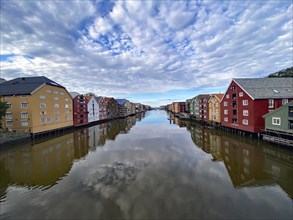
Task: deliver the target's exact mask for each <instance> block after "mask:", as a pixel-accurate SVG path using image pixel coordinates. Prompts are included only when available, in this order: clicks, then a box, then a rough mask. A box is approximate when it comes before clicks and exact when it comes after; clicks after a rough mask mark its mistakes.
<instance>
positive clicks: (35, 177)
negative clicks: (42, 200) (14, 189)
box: [0, 115, 142, 197]
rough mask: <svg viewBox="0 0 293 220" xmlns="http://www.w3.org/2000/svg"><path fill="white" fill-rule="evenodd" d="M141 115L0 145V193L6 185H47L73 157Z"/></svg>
mask: <svg viewBox="0 0 293 220" xmlns="http://www.w3.org/2000/svg"><path fill="white" fill-rule="evenodd" d="M141 118H142V115H137V116H133V117H128V118H125V119H119V120H116V121H113V122H108V123H104V124H99V125H96V126H92V127H89V128H83V129H79V130H77V131H74V132H72V133H70V134H66V135H63V136H59V137H54V138H52V139H49V140H47V141H43V142H40V143H35V144H33V143H24V144H21V146H19V147H13V148H5V149H1V152H0V173H1V178H0V196H1V197H3V196H4V195H5V192H6V190H7V187H8V186H9V185H15V186H25V187H35V186H37V187H41V188H46V189H47V188H48V187H51V186H53V185H54V184H56V182H57V181H58V180H60V179H62V177H64V176H66V175H67V173H68V172H69V171H70V169H71V167H72V165H73V163H74V161H76V160H80V159H83V158H85V156H86V155H87V154H88V152H89V151H95V149H96V148H97V147H101V146H103V145H104V144H105V143H106V140H115V138H116V136H117V135H118V134H121V133H127V132H129V130H130V129H131V127H132V126H133V125H135V123H136V120H138V121H139V120H141Z"/></svg>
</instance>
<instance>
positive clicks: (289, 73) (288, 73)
mask: <svg viewBox="0 0 293 220" xmlns="http://www.w3.org/2000/svg"><path fill="white" fill-rule="evenodd" d="M276 77H293V66H292V67H289V68H287V69H284V70H280V71H278V72H276V73H271V74H270V75H268V78H276Z"/></svg>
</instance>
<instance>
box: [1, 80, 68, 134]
mask: <svg viewBox="0 0 293 220" xmlns="http://www.w3.org/2000/svg"><path fill="white" fill-rule="evenodd" d="M0 95H1V97H2V98H1V99H2V101H4V102H7V104H8V109H7V112H6V116H5V117H4V120H2V122H3V126H2V127H3V128H4V129H6V130H9V131H24V132H29V133H32V134H38V133H43V132H49V131H53V130H57V129H64V128H67V127H71V126H73V118H72V114H73V112H72V111H73V109H72V98H71V96H70V94H69V93H68V91H67V90H66V89H65V87H63V86H62V85H60V84H58V83H56V82H54V81H52V80H50V79H48V78H46V77H43V76H41V77H21V78H16V79H13V80H10V81H6V82H3V83H1V84H0Z"/></svg>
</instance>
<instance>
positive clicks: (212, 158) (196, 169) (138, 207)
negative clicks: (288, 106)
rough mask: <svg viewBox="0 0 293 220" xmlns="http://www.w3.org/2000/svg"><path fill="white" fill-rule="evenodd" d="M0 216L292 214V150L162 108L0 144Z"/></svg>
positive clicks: (245, 216)
mask: <svg viewBox="0 0 293 220" xmlns="http://www.w3.org/2000/svg"><path fill="white" fill-rule="evenodd" d="M0 172H1V173H0V174H1V179H0V196H1V200H0V212H1V217H0V218H1V219H17V218H19V219H260V218H262V219H293V208H292V198H293V150H292V149H288V148H284V147H277V146H274V145H270V144H266V143H264V142H262V141H257V140H250V139H246V138H243V137H242V138H240V137H238V136H233V135H231V134H228V133H223V132H220V131H215V130H211V129H203V128H201V127H199V126H198V125H194V124H191V123H189V122H183V121H179V120H178V119H177V118H175V119H174V118H172V117H171V116H169V115H168V114H167V113H166V112H164V111H151V112H147V113H146V114H145V115H137V116H135V117H129V118H127V119H125V120H116V121H113V122H110V123H105V124H100V125H96V126H92V127H89V128H85V129H80V130H78V131H75V132H73V133H70V134H66V135H63V136H60V137H56V138H53V139H50V140H46V141H42V142H39V143H23V144H22V145H19V146H11V147H9V148H7V147H5V148H4V147H2V148H1V149H0Z"/></svg>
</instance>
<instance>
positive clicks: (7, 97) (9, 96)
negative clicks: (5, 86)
mask: <svg viewBox="0 0 293 220" xmlns="http://www.w3.org/2000/svg"><path fill="white" fill-rule="evenodd" d="M11 98H12V96H11V95H8V96H5V97H4V99H11Z"/></svg>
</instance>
